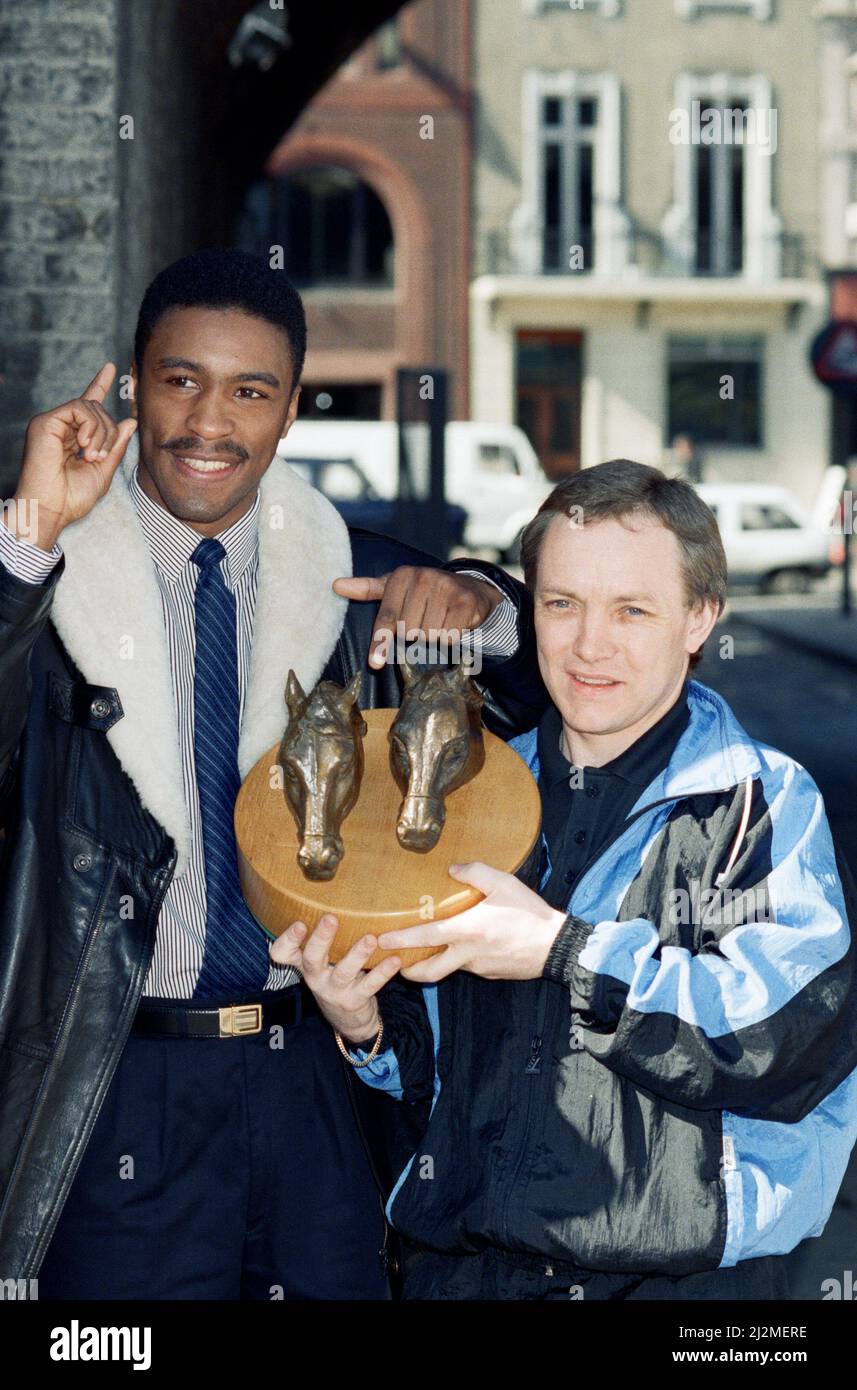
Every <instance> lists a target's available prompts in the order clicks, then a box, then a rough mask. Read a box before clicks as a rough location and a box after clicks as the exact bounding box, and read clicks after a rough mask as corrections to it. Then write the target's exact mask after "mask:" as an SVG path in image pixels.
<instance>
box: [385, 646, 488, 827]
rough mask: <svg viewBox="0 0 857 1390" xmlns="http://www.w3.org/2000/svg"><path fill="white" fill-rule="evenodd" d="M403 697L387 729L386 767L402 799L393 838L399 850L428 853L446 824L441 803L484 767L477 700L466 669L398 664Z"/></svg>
mask: <svg viewBox="0 0 857 1390" xmlns="http://www.w3.org/2000/svg"><path fill="white" fill-rule="evenodd" d="M399 669H400V671H401V673H402V680H403V681H404V686H405V691H404V696H403V699H402V703H401V706H400V707H399V712H398V714H397V715H396V717H395V719H394V720H393V723H392V725H391V727H390V732H389V735H388V737H389V741H390V765H391V767H392V770H393V776H394V777H395V779H396V782H397V783H398V785H399V787H400V788H401V790H402V791H403V792H404V799H403V801H402V804H401V806H400V807H399V818H398V821H397V823H396V836H397V838H398V841H399V844H400V845H401V846H402V848H403V849H412V850H417V851H419V852H420V853H425V852H426V851H427V850H430V849H434V847H435V845H436V844H437V842H438V840H439V839H440V833H441V831H442V830H443V825H444V821H445V820H446V809H445V807H444V797H445V796H446V795H447V793H448V792H451V791H455V789H456V787H462V786H463V785H464V783H465V782H469V781H470V779H471V777H475V775H476V773H477V772H478V771H479V769H480V768H481V767H482V764H483V762H484V761H485V745H484V742H483V739H482V727H481V720H480V711H481V709H482V696H481V694H480V693H479V691H478V689H477V687H476V686H475V685H474V683H473V681H472V680H471V679H470V676H469V675H468V668H467V666H454V667H440V666H433V667H430V668H429V669H415V668H414V667H413V666H411V665H409V664H408V663H407V662H400V664H399Z"/></svg>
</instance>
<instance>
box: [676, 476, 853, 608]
mask: <svg viewBox="0 0 857 1390" xmlns="http://www.w3.org/2000/svg"><path fill="white" fill-rule="evenodd" d="M829 471H831V470H829ZM837 472H839V473H841V470H837ZM835 482H836V480H835V479H829V478H825V482H824V485H823V488H822V492H821V493H820V494H819V501H818V504H817V505H816V508H815V511H814V513H813V512H809V511H808V510H806V509H805V508H804V507H802V506H801V504H800V502H799V501H798V499H797V498H796V497H795V496H794V495H793V494H792V493H790V492H789V491H788V490H787V489H786V488H784V487H777V486H775V485H773V484H763V483H700V484H698V485H697V489H696V490H697V492H698V493H699V495H700V497H702V498H703V500H704V501H705V502H707V503H708V505H709V507H711V509H712V511H713V512H714V514H715V516H716V517H717V524H718V526H719V527H720V534H721V536H722V538H723V546H724V549H725V551H726V559H727V561H728V564H729V578H730V581H734V582H735V583H737V584H748V583H751V584H753V585H755V586H756V587H758V589H759V591H760V592H761V593H806V592H807V591H808V590H809V589H810V588H811V587H812V581H813V580H814V579H818V578H822V577H823V576H824V575H826V574H827V573H828V571H829V570H830V569H831V567H832V566H833V565H834V564H837V563H841V542H838V539H837V537H836V535H835V534H833V533H832V532H831V530H830V529H829V525H828V523H829V521H830V518H831V515H832V512H833V505H834V502H833V493H834V489H833V487H832V486H831V485H832V484H835ZM839 486H840V487H841V481H840V482H839Z"/></svg>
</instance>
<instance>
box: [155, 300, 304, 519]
mask: <svg viewBox="0 0 857 1390" xmlns="http://www.w3.org/2000/svg"><path fill="white" fill-rule="evenodd" d="M131 376H132V382H133V390H134V400H133V404H132V410H133V413H134V414H135V415H136V416H137V419H138V422H139V423H138V428H137V436H138V439H139V447H140V472H139V480H140V486H141V487H142V489H143V491H144V492H145V493H146V495H147V496H148V497H150V498H151V499H152V501H154V502H157V503H159V505H160V506H162V507H165V508H166V510H167V511H168V512H171V513H172V515H173V516H175V517H178V519H179V520H180V521H184V522H185V523H186V524H187V525H188V526H191V527H192V528H193V529H194V530H195V531H198V532H199V534H200V535H202V536H216V535H219V534H220V532H221V531H224V530H226V528H227V526H231V525H232V523H233V522H235V521H237V520H238V519H239V517H241V516H243V515H244V513H245V512H246V511H248V510H249V508H250V507H251V506H252V505H253V499H254V498H255V495H256V491H257V488H258V485H259V479H260V478H261V477H262V474H263V473H264V472H265V470H266V469H267V467H268V465H269V464H270V462H271V460H272V458H273V457H274V453H275V451H276V448H277V444H278V443H279V441H280V439H281V438H282V437H283V435H284V434H286V432H287V431H288V429H289V428H290V426H291V424H292V421H293V420H294V418H295V415H296V414H297V407H298V397H299V395H300V388H299V387H297V386H296V387H295V388H294V390H293V389H292V355H291V351H290V348H289V341H288V338H287V337H286V334H285V333H284V332H283V331H282V330H281V329H279V328H277V327H276V325H275V324H273V323H268V322H267V320H266V319H261V318H257V317H256V316H255V315H253V314H248V313H246V312H245V311H244V310H242V309H198V308H193V309H171V310H169V311H168V312H167V313H165V314H164V315H163V316H162V317H161V318H160V319H159V320H158V322H157V324H156V325H155V327H154V329H153V330H152V335H151V337H150V338H149V341H148V343H147V345H146V350H145V353H144V354H143V361H142V363H135V365H134V367H133V368H132V372H131Z"/></svg>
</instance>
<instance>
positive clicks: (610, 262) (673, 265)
mask: <svg viewBox="0 0 857 1390" xmlns="http://www.w3.org/2000/svg"><path fill="white" fill-rule="evenodd" d="M700 252H701V254H699V255H695V254H693V253H692V252H691V254H690V255H689V256H682V255H680V254H679V253H678V252H677V250H676V248H675V246H674V245H673V244H671V243H670V242H669V241H668V240H667V239H666V238H665V237H664V236H663V234H662V233H661V232H659V231H654V230H652V229H650V228H646V227H642V226H630V227H628V228H627V229H623V230H622V232H621V233H620V234H617V235H613V236H609V235H607V236H605V235H603V234H602V235H601V236H599V235H598V233H597V232H596V231H591V232H588V233H586V234H584V235H581V236H580V237H579V238H578V241H577V242H573V241H572V240H571V238H569V237H568V236H563V235H562V234H561V233H560V232H558V231H556V230H555V229H552V228H543V229H541V230H538V229H534V230H531V231H527V232H522V231H521V230H520V229H519V228H515V229H514V230H513V229H512V228H510V227H500V228H493V229H492V230H491V231H489V232H488V233H487V235H486V236H485V238H484V240H483V243H482V245H481V247H480V248H479V249H478V252H477V263H476V273H477V274H478V275H551V276H560V275H587V274H588V275H591V274H606V275H610V276H611V277H619V278H623V277H624V276H626V275H627V276H628V277H629V278H630V277H634V278H636V277H639V276H653V277H665V278H667V277H673V278H675V277H678V276H683V277H686V276H688V275H690V276H693V277H699V278H701V279H722V278H724V277H730V278H731V277H742V276H744V275H745V274H746V272H745V269H744V265H743V260H744V248H743V246H742V244H741V243H740V242H739V241H737V240H736V242H735V243H734V244H733V245H732V246H731V247H730V248H728V253H729V254H728V255H727V256H725V257H723V258H721V260H720V263H719V265H718V268H717V269H711V268H709V267H710V266H711V265H712V264H717V257H716V256H715V255H714V254H713V253H712V248H711V247H706V248H703V245H702V243H700ZM768 252H770V255H768V254H767V253H768ZM761 253H762V254H761V261H762V264H764V265H770V264H778V265H779V273H778V275H777V277H776V278H779V279H802V278H803V277H804V276H806V275H815V274H817V273H818V265H817V264H815V263H813V262H812V259H811V258H810V257H809V256H808V254H807V251H806V246H805V242H804V238H803V237H802V236H796V235H793V234H790V233H777V234H776V236H772V237H770V238H768V239H767V242H765V240H764V239H763V241H762V246H761ZM748 278H750V277H748ZM751 278H755V279H759V278H772V277H771V276H770V275H767V276H764V275H761V276H760V275H755V276H753V277H751Z"/></svg>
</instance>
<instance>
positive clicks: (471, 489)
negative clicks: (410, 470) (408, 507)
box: [277, 420, 552, 560]
mask: <svg viewBox="0 0 857 1390" xmlns="http://www.w3.org/2000/svg"><path fill="white" fill-rule="evenodd" d="M408 429H409V443H410V445H411V447H412V452H413V457H414V461H415V466H416V469H417V471H418V472H420V471H421V470H422V471H423V472H422V476H425V470H426V469H427V466H428V443H429V438H428V428H427V426H425V425H411V426H409V427H408ZM445 443H446V496H447V498H448V499H449V500H450V501H451V502H453V503H456V504H458V506H460V507H464V509H465V511H466V513H467V524H466V527H465V532H464V543H465V544H466V545H468V546H470V547H472V548H474V549H483V548H484V549H489V548H490V549H492V550H495V551H496V552H497V553H498V555H499V556H500V557H501V558H503V559H507V560H517V556H518V544H519V540H520V535H521V531H522V530H523V529H524V527H525V526H526V524H527V522H528V521H529V520H530V519H531V518H532V517H533V516H534V515H535V513H536V512H537V511H538V509H539V507H540V506H541V504H542V502H543V501H544V499H545V497H547V495H548V493H549V492H550V490H551V487H552V484H551V483H550V482H549V481H548V479H547V478H546V477H545V474H544V473H543V471H542V469H541V466H540V464H539V461H538V459H537V458H536V455H535V452H534V450H533V446H532V445H531V443H530V441H529V440H528V438H527V436H526V435H525V434H524V432H523V431H522V430H520V429H518V427H517V426H516V425H483V424H478V423H471V422H470V421H453V422H451V423H450V424H448V425H447V426H446V435H445ZM277 453H278V454H279V456H280V457H281V458H285V459H288V460H289V461H290V462H291V461H294V460H296V459H300V460H303V461H306V460H307V459H312V458H315V459H337V460H341V459H350V460H352V461H353V462H354V464H355V465H356V466H358V467H359V468H360V469H361V470H362V471H363V473H364V474H365V476H366V478H368V480H369V482H370V483H371V484H372V486H373V487H374V488H375V490H376V492H377V494H378V495H379V496H380V497H384V498H388V499H391V500H392V499H393V498H394V497H395V496H396V494H397V492H398V489H399V436H398V426H397V425H396V424H395V423H394V422H392V421H387V420H297V421H296V422H295V424H294V425H292V428H291V429H290V431H289V433H288V435H287V436H286V438H285V439H283V440H282V441H281V442H280V447H279V449H278V450H277ZM323 491H327V489H326V488H324V489H323Z"/></svg>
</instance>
